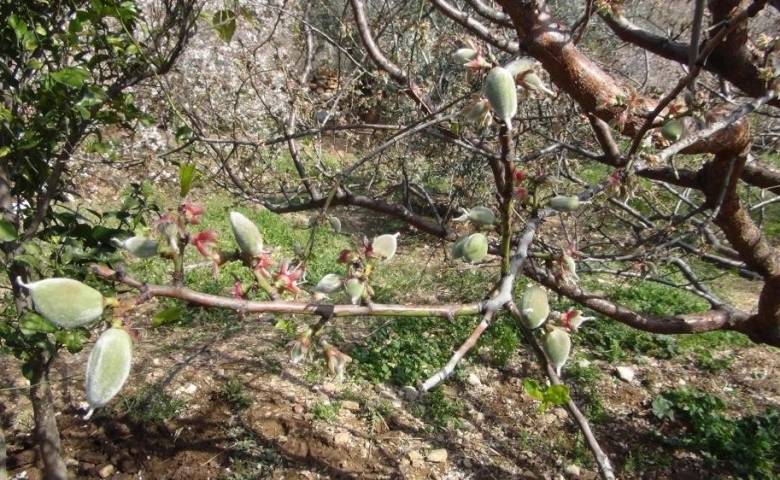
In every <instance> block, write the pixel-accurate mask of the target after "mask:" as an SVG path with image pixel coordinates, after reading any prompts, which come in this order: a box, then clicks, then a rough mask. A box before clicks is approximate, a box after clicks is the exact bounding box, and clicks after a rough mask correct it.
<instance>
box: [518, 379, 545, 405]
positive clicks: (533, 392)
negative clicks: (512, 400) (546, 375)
mask: <svg viewBox="0 0 780 480" xmlns="http://www.w3.org/2000/svg"><path fill="white" fill-rule="evenodd" d="M523 387H524V388H525V391H526V392H528V395H530V396H532V397H533V398H535V399H537V400H539V401H542V400H544V391H543V390H542V388H541V387H540V386H539V382H537V381H536V380H534V379H532V378H526V379H525V380H523Z"/></svg>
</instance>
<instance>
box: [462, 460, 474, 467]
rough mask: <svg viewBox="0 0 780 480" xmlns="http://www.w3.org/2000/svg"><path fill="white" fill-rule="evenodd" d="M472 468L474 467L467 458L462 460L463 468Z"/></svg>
mask: <svg viewBox="0 0 780 480" xmlns="http://www.w3.org/2000/svg"><path fill="white" fill-rule="evenodd" d="M473 466H474V464H473V463H471V460H470V459H468V458H464V459H463V468H471V467H473Z"/></svg>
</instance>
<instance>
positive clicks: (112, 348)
mask: <svg viewBox="0 0 780 480" xmlns="http://www.w3.org/2000/svg"><path fill="white" fill-rule="evenodd" d="M132 359H133V339H132V338H130V334H128V333H127V332H126V331H125V330H124V329H122V328H109V329H108V330H106V331H105V332H103V334H102V335H100V337H99V338H98V340H97V342H95V346H94V347H92V352H91V353H90V354H89V360H88V361H87V376H86V381H85V385H84V386H85V390H86V394H87V403H89V412H87V415H86V416H85V417H84V418H85V419H88V418H89V417H90V416H92V412H94V411H95V409H96V408H100V407H103V406H105V405H106V404H107V403H108V402H109V401H111V399H112V398H114V397H115V396H116V394H117V393H119V391H120V390H121V389H122V386H123V385H124V384H125V381H126V380H127V376H128V375H129V374H130V364H131V362H132Z"/></svg>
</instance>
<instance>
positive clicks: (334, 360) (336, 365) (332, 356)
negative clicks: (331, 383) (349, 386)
mask: <svg viewBox="0 0 780 480" xmlns="http://www.w3.org/2000/svg"><path fill="white" fill-rule="evenodd" d="M321 345H322V348H323V354H324V355H325V363H327V365H328V370H330V373H332V374H333V375H335V376H336V380H337V381H338V382H343V381H344V372H345V371H346V369H347V364H348V363H349V362H351V361H352V357H350V356H349V355H347V354H346V353H344V352H342V351H341V350H339V349H338V348H336V347H334V346H333V345H329V344H328V343H327V342H325V341H323V342H321Z"/></svg>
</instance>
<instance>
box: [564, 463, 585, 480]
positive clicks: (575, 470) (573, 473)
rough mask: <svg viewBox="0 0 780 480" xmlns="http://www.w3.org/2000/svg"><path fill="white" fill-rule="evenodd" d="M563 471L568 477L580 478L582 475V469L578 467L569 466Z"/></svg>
mask: <svg viewBox="0 0 780 480" xmlns="http://www.w3.org/2000/svg"><path fill="white" fill-rule="evenodd" d="M563 471H564V472H565V473H566V475H569V476H570V477H575V478H577V477H579V476H580V473H581V469H580V467H579V466H577V465H568V466H567V467H566V468H565V469H564V470H563Z"/></svg>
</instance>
